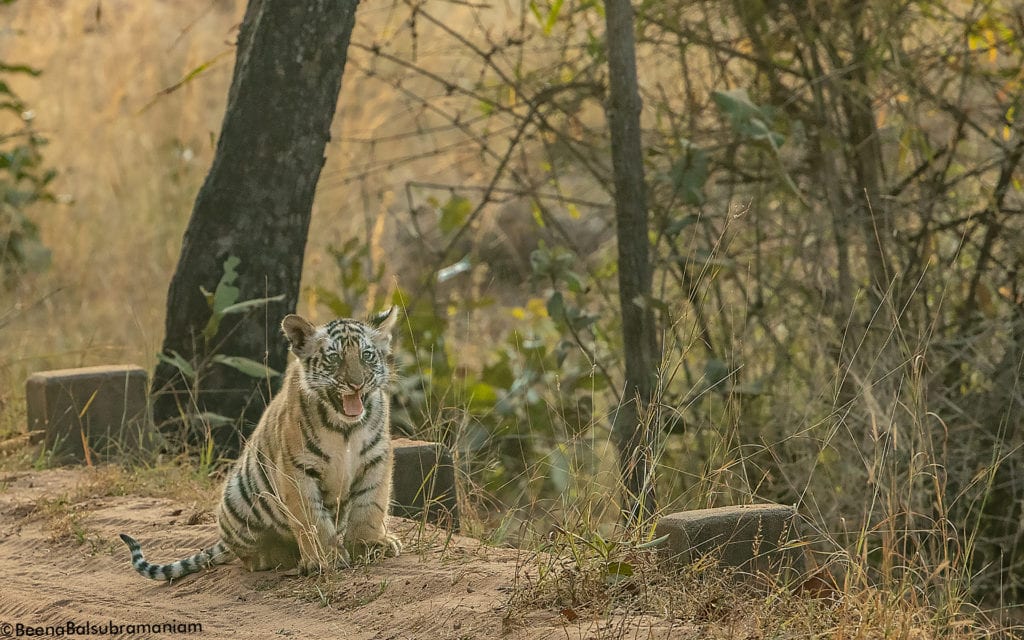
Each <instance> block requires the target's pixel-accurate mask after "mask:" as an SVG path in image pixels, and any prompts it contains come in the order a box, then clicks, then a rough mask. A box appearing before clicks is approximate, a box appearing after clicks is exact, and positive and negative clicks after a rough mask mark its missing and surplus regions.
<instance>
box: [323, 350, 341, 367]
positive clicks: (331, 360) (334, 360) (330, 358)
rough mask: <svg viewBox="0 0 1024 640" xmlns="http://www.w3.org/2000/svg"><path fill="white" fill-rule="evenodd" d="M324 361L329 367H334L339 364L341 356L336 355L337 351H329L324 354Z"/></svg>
mask: <svg viewBox="0 0 1024 640" xmlns="http://www.w3.org/2000/svg"><path fill="white" fill-rule="evenodd" d="M324 361H325V362H326V363H327V364H329V365H336V364H338V363H339V362H341V356H339V355H338V352H337V351H331V352H330V353H326V354H324Z"/></svg>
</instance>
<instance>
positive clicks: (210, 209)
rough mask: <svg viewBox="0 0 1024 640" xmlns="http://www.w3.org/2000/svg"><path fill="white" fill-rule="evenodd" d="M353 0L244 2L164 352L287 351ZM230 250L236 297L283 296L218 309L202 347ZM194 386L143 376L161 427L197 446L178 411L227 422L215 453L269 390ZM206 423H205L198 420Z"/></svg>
mask: <svg viewBox="0 0 1024 640" xmlns="http://www.w3.org/2000/svg"><path fill="white" fill-rule="evenodd" d="M357 4H358V0H307V1H305V2H292V1H291V0H250V2H249V5H248V8H247V9H246V13H245V18H244V20H243V22H242V26H241V31H240V33H239V37H238V51H237V57H236V62H235V69H234V77H233V78H232V81H231V89H230V93H229V94H228V104H227V110H226V113H225V116H224V123H223V125H222V129H221V133H220V139H219V140H218V142H217V150H216V154H215V156H214V160H213V166H212V167H211V168H210V172H209V174H208V175H207V177H206V182H205V183H204V184H203V186H202V188H201V189H200V190H199V194H198V196H197V197H196V202H195V206H194V208H193V210H192V217H191V219H190V220H189V224H188V228H187V229H186V231H185V238H184V242H183V244H182V249H181V256H180V258H179V260H178V266H177V269H176V271H175V273H174V278H173V279H172V280H171V285H170V289H169V291H168V295H167V320H166V329H165V337H164V343H163V353H164V354H170V352H172V351H174V352H177V353H179V354H181V356H183V357H184V358H185V359H186V360H188V361H190V362H192V363H199V362H208V357H209V355H210V354H211V353H213V352H216V353H220V354H225V355H230V356H243V357H247V358H251V359H253V360H256V361H259V362H263V363H265V364H266V365H267V366H269V367H271V368H273V369H275V370H277V371H283V370H284V368H285V364H286V356H287V349H286V345H285V341H284V340H283V339H282V338H281V337H280V335H279V333H280V332H279V330H278V323H279V321H280V319H281V318H282V317H283V316H284V315H285V314H287V313H288V312H290V311H292V310H294V309H295V305H296V302H297V301H298V295H299V284H300V280H301V277H302V260H303V254H304V251H305V246H306V235H307V231H308V229H309V219H310V214H311V210H312V204H313V194H314V191H315V188H316V183H317V179H318V178H319V175H320V169H321V168H322V167H323V163H324V147H325V146H326V144H327V141H328V140H329V138H330V126H331V121H332V119H333V117H334V110H335V108H336V106H337V102H338V93H339V91H340V88H341V78H342V72H343V71H344V68H345V58H346V51H347V48H348V44H349V38H350V35H351V32H352V26H353V24H354V21H355V12H356V6H357ZM231 256H235V257H237V258H239V259H240V260H241V262H240V264H239V265H238V267H237V271H238V279H237V281H236V282H235V286H237V287H238V288H239V290H240V291H239V296H238V300H239V301H242V300H247V299H252V298H261V297H267V296H275V295H279V294H283V296H284V298H283V300H281V301H277V302H272V303H270V304H268V305H266V306H265V307H260V308H258V310H256V311H250V312H248V313H247V314H239V315H229V316H226V317H225V318H224V321H223V322H222V323H221V325H220V328H219V330H218V332H217V334H216V335H215V337H214V338H213V340H210V341H209V345H206V344H204V340H203V337H202V335H201V333H202V330H203V327H204V326H205V325H206V323H207V321H208V320H209V318H210V315H211V311H210V306H209V304H208V303H207V300H206V298H205V296H204V295H203V293H202V290H201V289H206V290H207V291H214V290H215V288H216V286H217V283H218V282H219V280H220V278H221V276H222V274H223V271H224V262H225V260H227V259H228V258H229V257H231ZM199 373H200V379H199V380H198V382H195V381H190V380H187V379H185V378H184V377H183V375H182V374H181V372H180V371H179V369H178V368H176V367H175V366H172V365H169V364H167V363H165V362H161V363H159V364H158V365H157V367H156V371H155V372H154V376H153V387H152V391H153V414H154V418H155V420H156V422H157V424H158V425H161V426H162V428H163V430H164V431H165V432H173V431H176V430H178V429H183V430H184V431H185V434H186V435H187V436H188V438H189V440H191V441H193V442H196V441H198V442H202V441H203V440H204V438H205V435H204V434H203V433H202V432H201V431H198V432H197V427H196V424H197V422H196V421H193V420H190V419H184V418H186V416H188V415H195V414H197V413H201V412H211V413H215V414H219V415H221V416H225V417H227V418H230V419H231V420H232V421H233V424H235V425H236V426H237V428H236V429H231V428H230V427H228V428H221V429H216V430H214V432H213V439H214V442H215V443H216V444H217V445H218V446H219V450H220V452H221V453H225V454H227V455H231V454H233V453H235V452H237V451H238V445H239V443H240V440H241V437H243V436H245V435H247V434H248V433H249V432H250V431H251V428H252V424H253V423H254V422H255V421H257V420H258V419H259V416H260V414H261V413H262V411H263V408H264V406H265V404H266V400H267V399H268V396H269V389H268V387H267V385H266V383H265V382H264V383H262V385H261V381H260V380H259V379H257V378H253V377H249V376H247V375H245V374H243V373H241V372H239V371H237V370H235V369H232V368H229V367H226V366H224V365H222V364H216V363H209V364H208V366H203V367H202V368H201V370H200V371H199ZM207 424H208V422H207Z"/></svg>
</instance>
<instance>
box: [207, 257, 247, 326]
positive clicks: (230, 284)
mask: <svg viewBox="0 0 1024 640" xmlns="http://www.w3.org/2000/svg"><path fill="white" fill-rule="evenodd" d="M241 262H242V260H241V259H240V258H238V257H237V256H230V257H228V259H227V260H225V261H224V275H222V276H221V278H220V282H219V283H217V289H216V291H214V292H213V312H214V313H215V314H223V313H224V309H226V308H228V307H230V306H231V305H233V304H235V302H237V301H238V293H239V291H238V287H236V286H234V284H235V280H237V279H238V271H237V270H236V268H237V267H238V265H239V264H241Z"/></svg>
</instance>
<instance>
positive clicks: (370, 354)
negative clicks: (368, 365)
mask: <svg viewBox="0 0 1024 640" xmlns="http://www.w3.org/2000/svg"><path fill="white" fill-rule="evenodd" d="M376 359H377V352H376V351H375V350H373V349H363V361H364V362H373V361H374V360H376Z"/></svg>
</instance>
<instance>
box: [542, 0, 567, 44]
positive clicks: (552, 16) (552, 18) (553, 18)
mask: <svg viewBox="0 0 1024 640" xmlns="http://www.w3.org/2000/svg"><path fill="white" fill-rule="evenodd" d="M563 2H564V0H555V1H554V2H552V3H551V10H550V11H548V17H547V19H546V20H545V21H544V35H546V36H549V35H551V30H552V29H554V28H555V23H556V22H558V14H560V13H561V12H562V3H563Z"/></svg>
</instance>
